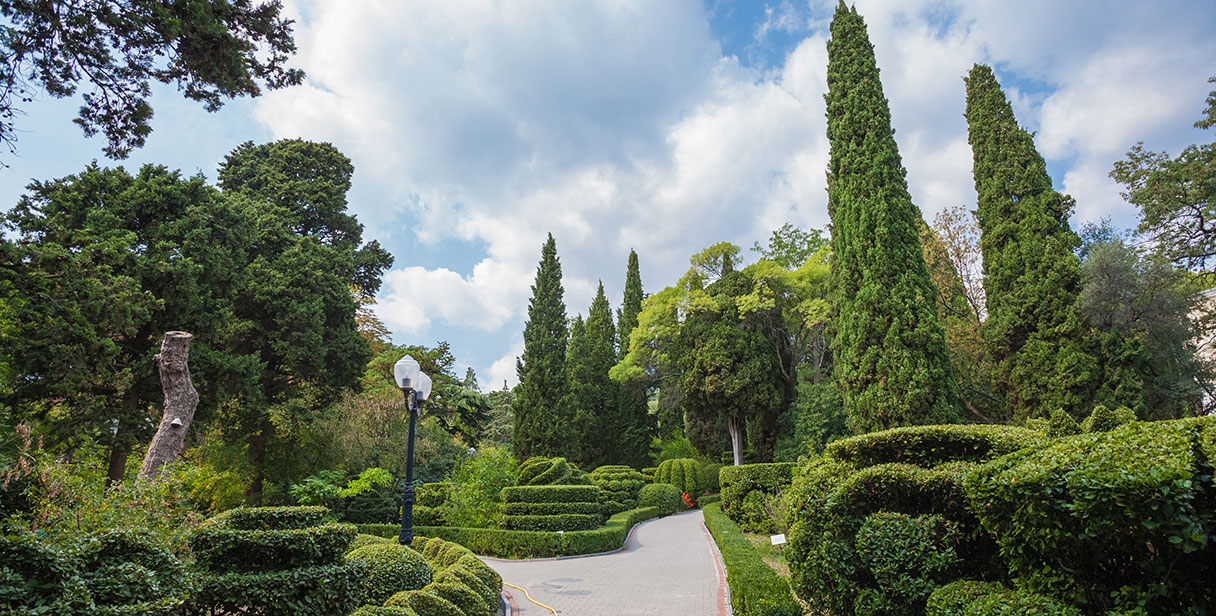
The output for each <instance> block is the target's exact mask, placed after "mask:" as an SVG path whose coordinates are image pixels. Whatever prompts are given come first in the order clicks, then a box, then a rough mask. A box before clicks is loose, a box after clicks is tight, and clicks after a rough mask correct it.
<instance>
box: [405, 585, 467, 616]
mask: <svg viewBox="0 0 1216 616" xmlns="http://www.w3.org/2000/svg"><path fill="white" fill-rule="evenodd" d="M385 607H389V608H392V607H400V608H404V609H407V610H409V612H408V613H409V614H411V615H416V616H467V615H466V614H465V613H464V612H463V611H461V609H460V608H459V607H457V606H456V604H455V603H452V602H451V601H448V600H447V599H444V598H443V597H440V596H439V595H437V594H434V593H431V592H426V591H422V590H406V591H402V592H399V593H397V594H395V595H393V596H392V597H389V599H388V601H387V602H385Z"/></svg>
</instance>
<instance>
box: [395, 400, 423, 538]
mask: <svg viewBox="0 0 1216 616" xmlns="http://www.w3.org/2000/svg"><path fill="white" fill-rule="evenodd" d="M401 393H403V394H405V406H406V408H407V409H409V413H410V436H409V445H408V446H407V449H406V454H405V487H403V488H401V534H400V535H397V542H398V543H400V544H401V545H410V544H411V543H413V542H414V419H415V418H416V417H417V416H418V395H417V393H416V392H415V391H414V390H413V389H402V390H401Z"/></svg>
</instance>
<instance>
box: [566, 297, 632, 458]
mask: <svg viewBox="0 0 1216 616" xmlns="http://www.w3.org/2000/svg"><path fill="white" fill-rule="evenodd" d="M616 357H617V353H616V327H615V326H614V325H613V323H612V309H611V308H609V307H608V298H607V297H605V296H604V284H603V283H600V286H599V289H598V291H596V295H595V299H594V300H592V302H591V308H590V310H589V312H588V314H587V321H586V323H585V324H584V323H583V321H582V318H581V317H579V318H576V319H575V321H574V325H573V327H572V328H571V332H570V347H569V352H568V353H567V354H566V361H567V374H568V375H569V383H570V393H571V395H572V396H573V400H574V431H575V438H576V439H577V442H578V448H577V452H574V453H572V455H574V457H576V459H577V460H578V462H579V463H580V464H583V465H587V466H589V467H595V466H600V465H602V464H606V463H609V462H615V461H616V460H617V459H618V458H617V452H618V451H619V450H620V447H621V444H622V443H621V441H622V439H623V438H624V437H625V436H626V435H625V432H624V431H623V430H621V428H623V427H624V426H621V425H620V422H619V419H620V418H619V417H618V413H619V410H620V398H621V391H620V386H619V385H618V384H617V383H615V382H614V381H612V380H611V379H609V378H608V370H610V369H611V368H612V366H613V365H615V364H616Z"/></svg>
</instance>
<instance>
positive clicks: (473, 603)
mask: <svg viewBox="0 0 1216 616" xmlns="http://www.w3.org/2000/svg"><path fill="white" fill-rule="evenodd" d="M424 590H425V592H429V593H433V594H436V595H439V596H440V597H443V598H444V599H447V600H448V601H450V602H451V603H452V605H455V606H456V607H457V608H459V609H460V613H461V614H464V616H489V615H490V611H489V609H487V608H486V605H485V603H484V602H483V601H482V600H481V597H480V596H478V595H477V593H476V592H474V591H473V589H471V588H469V587H468V586H465V585H464V584H461V583H460V582H459V581H457V580H453V579H448V580H446V581H443V582H434V583H431V584H428V585H427V587H426V588H425V589H424Z"/></svg>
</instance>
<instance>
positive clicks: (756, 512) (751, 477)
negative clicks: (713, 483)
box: [718, 462, 794, 533]
mask: <svg viewBox="0 0 1216 616" xmlns="http://www.w3.org/2000/svg"><path fill="white" fill-rule="evenodd" d="M793 475H794V464H793V463H791V462H778V463H775V464H743V465H740V466H724V467H722V469H721V471H719V473H718V476H719V480H720V481H721V490H722V512H723V513H725V514H726V515H727V516H729V517H730V519H731V520H733V521H734V522H735V523H736V524H738V525H740V526H741V527H742V528H743V529H744V530H748V531H751V532H757V533H759V532H773V531H774V530H775V529H776V528H778V527H780V526H782V525H781V524H780V523H779V520H778V519H777V516H772V515H768V513H767V511H766V510H767V507H766V505H772V504H774V503H775V502H776V498H775V497H776V495H778V494H779V493H781V492H782V491H784V490H785V489H786V488H787V487H789V485H790V483H792V482H793ZM753 493H754V494H755V495H754V496H752V494H753ZM749 498H750V500H748V499H749ZM745 501H747V502H746V504H745Z"/></svg>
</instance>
